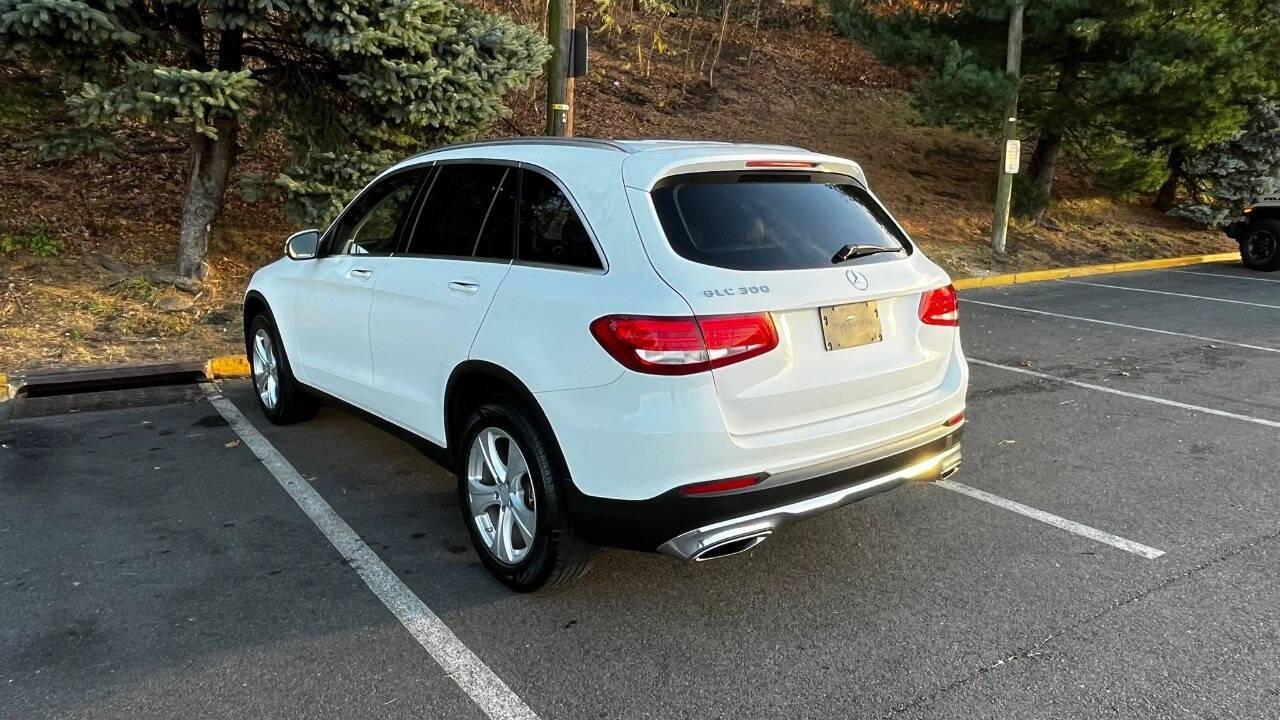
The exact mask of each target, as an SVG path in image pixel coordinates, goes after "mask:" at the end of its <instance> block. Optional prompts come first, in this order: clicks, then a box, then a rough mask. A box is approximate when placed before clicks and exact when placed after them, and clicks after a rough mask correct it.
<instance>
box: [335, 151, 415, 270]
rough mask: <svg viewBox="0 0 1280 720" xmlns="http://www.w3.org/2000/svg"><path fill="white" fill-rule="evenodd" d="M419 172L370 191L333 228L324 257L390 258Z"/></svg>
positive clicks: (396, 177)
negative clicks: (370, 256) (363, 256)
mask: <svg viewBox="0 0 1280 720" xmlns="http://www.w3.org/2000/svg"><path fill="white" fill-rule="evenodd" d="M422 176H423V171H422V170H410V171H408V172H402V173H397V174H395V175H393V176H391V177H389V178H386V179H385V180H382V181H381V182H379V183H378V184H377V185H375V186H374V187H371V188H369V189H368V190H366V191H365V192H364V194H363V195H361V196H360V197H359V198H357V199H356V201H355V203H354V204H353V205H351V207H349V208H347V211H346V212H345V213H343V214H342V217H341V218H339V219H338V222H337V224H335V225H334V227H333V231H332V233H331V234H330V237H329V238H328V240H326V242H325V247H326V252H325V254H326V255H390V254H391V252H392V251H394V250H395V249H396V241H397V239H398V236H397V231H398V229H399V227H400V225H401V224H402V222H403V220H404V217H405V214H406V213H407V212H408V210H409V206H410V205H411V204H412V203H413V196H414V193H415V192H416V191H417V189H418V184H419V183H420V182H421V180H422Z"/></svg>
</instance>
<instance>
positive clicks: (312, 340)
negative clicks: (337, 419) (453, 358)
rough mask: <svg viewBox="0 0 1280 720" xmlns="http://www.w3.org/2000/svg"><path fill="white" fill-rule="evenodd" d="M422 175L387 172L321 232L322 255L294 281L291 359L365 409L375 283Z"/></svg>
mask: <svg viewBox="0 0 1280 720" xmlns="http://www.w3.org/2000/svg"><path fill="white" fill-rule="evenodd" d="M424 174H425V170H423V169H421V168H413V169H409V170H404V171H400V172H397V173H395V174H393V175H388V176H386V177H383V178H381V179H379V180H377V181H376V182H375V183H374V184H372V185H371V186H369V187H368V188H367V189H366V190H365V191H364V192H362V193H361V194H360V196H359V197H357V198H356V200H355V201H354V202H353V203H352V204H351V205H350V206H349V207H348V208H347V209H346V211H345V212H343V213H342V215H341V216H340V217H339V218H338V220H337V221H336V222H335V223H334V224H333V225H332V226H331V227H330V228H329V231H328V232H327V233H325V237H324V240H323V241H322V242H321V253H320V255H319V256H318V257H317V258H316V259H314V260H310V261H307V262H304V263H301V264H302V268H300V269H299V270H298V273H297V275H295V276H294V282H295V283H296V284H297V292H296V293H295V294H294V300H293V303H294V304H293V322H294V327H293V336H294V338H295V343H296V347H292V348H289V351H290V353H289V360H290V361H291V362H292V363H293V364H294V366H297V367H299V368H300V369H301V370H302V373H301V376H302V377H303V378H304V379H305V381H306V382H307V384H309V385H313V386H315V387H317V388H319V389H321V390H323V391H325V392H327V393H330V394H332V395H335V396H337V397H340V398H342V399H343V400H346V401H347V402H350V403H352V404H354V405H357V406H360V407H363V408H365V409H368V410H374V409H376V405H375V403H374V402H373V400H372V399H371V398H370V396H369V393H370V389H371V385H372V380H373V365H372V362H371V358H370V354H369V308H370V304H371V303H372V301H373V285H374V283H375V282H376V280H377V278H378V275H379V274H380V273H381V272H382V270H383V268H384V267H385V265H386V262H387V258H388V256H389V255H390V254H391V252H392V250H394V249H395V247H396V243H397V242H398V241H399V237H400V232H401V229H402V226H403V225H404V222H405V219H406V218H407V217H408V215H409V208H410V206H411V205H412V204H413V200H414V197H415V195H416V193H417V191H418V189H419V187H420V185H421V182H422V178H423V175H424Z"/></svg>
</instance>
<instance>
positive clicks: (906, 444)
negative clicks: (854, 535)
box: [757, 422, 965, 489]
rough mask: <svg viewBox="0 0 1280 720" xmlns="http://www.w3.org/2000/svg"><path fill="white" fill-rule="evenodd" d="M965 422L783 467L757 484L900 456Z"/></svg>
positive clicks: (771, 484) (804, 477)
mask: <svg viewBox="0 0 1280 720" xmlns="http://www.w3.org/2000/svg"><path fill="white" fill-rule="evenodd" d="M964 425H965V423H964V422H961V423H960V424H958V425H937V426H933V427H929V428H927V429H925V430H922V431H920V432H918V433H916V434H914V435H910V436H907V437H905V438H900V439H898V440H894V441H893V442H890V443H887V444H885V445H877V446H875V447H873V448H868V449H866V450H860V451H858V452H856V453H853V454H851V455H841V456H840V457H836V458H832V459H830V460H824V461H822V462H820V463H817V464H816V465H804V466H801V467H797V468H791V469H789V470H779V471H773V472H770V473H769V477H768V478H766V479H765V481H764V482H762V483H760V485H759V486H757V489H763V488H767V487H774V486H777V485H786V484H788V483H793V482H803V481H805V480H809V479H810V478H816V477H819V476H822V475H830V474H831V473H837V472H840V471H841V470H848V469H849V468H852V467H857V466H859V465H865V464H867V463H870V462H875V461H876V460H881V459H883V458H887V457H889V456H891V455H897V454H898V453H901V452H906V451H908V450H912V449H914V448H918V447H920V446H922V445H928V444H929V443H931V442H934V441H935V440H938V439H939V438H944V437H946V436H948V435H950V434H951V433H953V432H955V431H956V430H959V429H960V428H962V427H964Z"/></svg>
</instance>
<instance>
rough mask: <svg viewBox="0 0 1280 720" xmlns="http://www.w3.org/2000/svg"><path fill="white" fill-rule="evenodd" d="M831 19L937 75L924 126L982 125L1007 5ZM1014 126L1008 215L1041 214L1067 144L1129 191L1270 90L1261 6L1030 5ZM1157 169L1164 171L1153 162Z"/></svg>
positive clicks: (1272, 24)
mask: <svg viewBox="0 0 1280 720" xmlns="http://www.w3.org/2000/svg"><path fill="white" fill-rule="evenodd" d="M830 2H831V3H832V8H833V14H834V16H835V18H836V21H837V24H838V25H839V26H840V27H841V28H842V29H843V30H845V32H847V33H848V34H850V35H852V36H853V37H855V38H858V39H861V40H863V41H864V42H867V43H868V44H870V45H871V46H872V47H873V48H874V49H875V50H876V51H877V52H878V53H879V54H880V55H881V56H882V57H883V58H885V59H886V60H888V61H891V62H896V63H900V64H912V65H918V66H923V67H929V68H933V69H934V73H933V74H932V75H931V76H930V77H929V78H928V79H927V80H925V81H924V82H922V83H921V84H920V86H919V87H918V88H917V92H916V95H915V102H916V104H917V106H918V108H919V109H920V111H921V114H922V117H923V118H924V120H925V121H926V122H929V123H933V124H945V125H951V126H956V127H961V128H967V129H978V130H986V131H988V132H989V131H992V130H993V129H994V128H996V127H998V124H999V118H1000V112H1001V111H1000V108H1001V107H1002V106H1003V103H1004V99H1005V98H1006V97H1007V96H1008V93H1009V92H1011V91H1012V89H1013V88H1012V87H1011V84H1010V81H1009V80H1008V79H1007V78H1006V77H1005V76H1004V73H1003V65H1004V52H1005V43H1004V38H1005V30H1004V28H1005V23H1006V22H1007V20H1006V18H1007V17H1008V10H1009V5H1010V0H932V1H930V0H916V1H915V2H910V3H899V2H884V1H883V0H830ZM1026 7H1027V9H1026V20H1025V24H1024V31H1025V37H1024V44H1023V71H1022V76H1023V82H1022V86H1021V91H1020V95H1019V106H1020V107H1019V121H1020V124H1021V126H1022V127H1023V128H1024V129H1025V131H1029V133H1030V134H1031V135H1032V136H1033V137H1034V139H1035V147H1034V150H1033V152H1032V157H1031V162H1030V165H1029V167H1028V168H1027V171H1026V173H1025V174H1024V175H1023V176H1022V177H1020V178H1019V183H1018V188H1017V190H1018V196H1017V200H1018V202H1017V209H1018V211H1019V213H1020V214H1022V215H1024V216H1027V217H1031V218H1036V219H1038V218H1039V217H1040V216H1041V215H1042V214H1043V212H1044V209H1045V207H1046V206H1047V204H1048V201H1049V198H1050V195H1051V191H1052V187H1053V178H1054V174H1055V169H1056V167H1057V165H1058V163H1059V159H1060V157H1061V155H1062V152H1063V151H1064V149H1066V150H1069V151H1071V152H1073V153H1074V154H1075V155H1076V156H1077V157H1079V158H1081V159H1083V160H1085V161H1086V163H1089V164H1092V166H1093V167H1094V169H1095V170H1099V171H1103V175H1104V179H1109V180H1111V181H1112V182H1113V183H1115V184H1119V185H1121V186H1122V189H1126V190H1134V189H1138V190H1148V189H1154V185H1155V184H1159V183H1160V180H1161V179H1164V177H1168V176H1171V175H1172V174H1174V173H1177V172H1179V168H1180V167H1181V162H1182V158H1184V157H1185V156H1186V154H1187V153H1188V152H1191V151H1194V150H1196V149H1198V148H1202V147H1204V146H1205V145H1207V144H1209V143H1212V142H1215V141H1218V140H1222V139H1224V138H1226V137H1229V136H1230V135H1231V133H1232V132H1234V131H1235V130H1236V129H1238V128H1239V127H1240V124H1241V123H1242V122H1243V120H1244V117H1245V115H1246V113H1247V108H1248V104H1249V102H1250V99H1251V98H1252V97H1255V96H1257V95H1259V94H1273V91H1274V89H1275V88H1276V87H1277V82H1280V77H1277V74H1276V73H1275V58H1276V57H1278V56H1280V55H1278V54H1277V50H1278V49H1280V32H1277V28H1280V6H1277V5H1276V4H1275V3H1274V2H1272V1H1271V0H1126V1H1125V2H1115V1H1114V0H1030V1H1029V2H1027V5H1026ZM1166 163H1167V165H1168V170H1167V172H1166V171H1165V169H1164V168H1163V167H1161V166H1163V165H1165V164H1166Z"/></svg>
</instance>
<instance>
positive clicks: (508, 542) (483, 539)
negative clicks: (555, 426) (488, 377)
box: [457, 398, 594, 592]
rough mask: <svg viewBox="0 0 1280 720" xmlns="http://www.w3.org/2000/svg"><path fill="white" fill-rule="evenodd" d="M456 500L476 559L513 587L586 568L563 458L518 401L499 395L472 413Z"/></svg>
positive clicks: (526, 588) (587, 550) (560, 579)
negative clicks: (567, 490) (571, 508)
mask: <svg viewBox="0 0 1280 720" xmlns="http://www.w3.org/2000/svg"><path fill="white" fill-rule="evenodd" d="M460 438H461V441H462V442H461V444H460V445H459V448H460V451H459V453H458V457H457V475H458V500H459V504H460V505H461V507H462V519H463V522H464V523H466V526H467V532H468V534H469V535H470V536H471V542H472V544H473V545H475V548H476V552H477V553H478V554H479V555H480V560H481V562H483V563H484V566H485V568H487V569H488V570H489V572H490V573H492V574H493V576H494V577H496V578H497V579H498V580H499V581H501V582H502V583H503V584H505V585H506V586H507V587H510V588H511V589H513V590H517V591H519V592H531V591H534V590H537V589H538V588H541V587H547V586H552V585H558V584H561V583H565V582H568V581H570V580H573V579H575V578H577V577H578V576H580V575H582V574H583V573H584V572H586V570H587V568H588V566H589V565H590V563H591V557H592V555H593V553H594V548H593V547H592V546H591V545H589V544H587V543H585V542H583V541H582V540H580V539H578V537H577V536H576V535H575V534H574V531H573V525H572V521H571V517H570V514H569V508H568V504H567V498H568V494H567V493H566V492H565V486H566V484H567V483H568V482H569V477H568V473H567V472H566V471H565V469H564V463H563V462H562V461H561V460H560V456H559V452H558V451H557V450H556V449H555V445H554V444H553V442H552V440H551V438H550V437H548V436H547V434H546V433H545V432H544V431H543V430H541V429H540V428H539V427H538V425H537V424H536V423H534V422H533V421H532V420H531V419H530V414H529V412H528V411H527V410H525V409H524V407H523V406H522V405H521V404H520V403H518V402H516V401H515V400H512V399H507V398H499V399H495V400H491V401H489V402H487V403H485V404H484V405H481V406H480V407H479V408H477V409H476V410H475V411H474V412H472V413H471V415H470V417H469V419H468V420H467V422H466V423H465V425H464V426H463V431H462V433H461V434H460Z"/></svg>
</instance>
